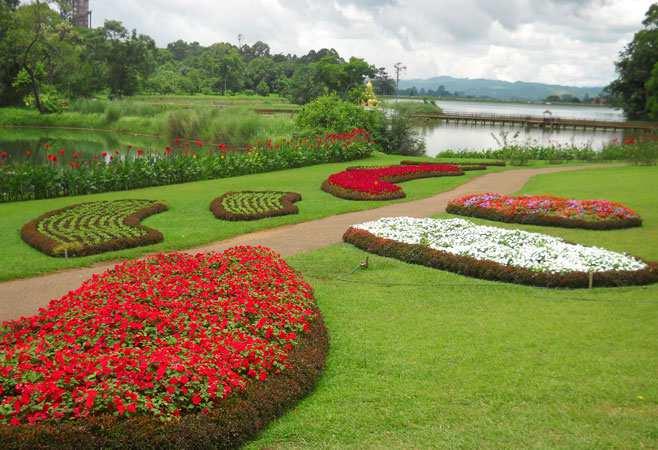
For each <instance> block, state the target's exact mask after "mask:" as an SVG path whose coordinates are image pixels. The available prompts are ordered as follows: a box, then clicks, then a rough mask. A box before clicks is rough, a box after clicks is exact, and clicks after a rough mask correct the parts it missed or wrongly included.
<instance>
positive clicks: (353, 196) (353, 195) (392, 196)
mask: <svg viewBox="0 0 658 450" xmlns="http://www.w3.org/2000/svg"><path fill="white" fill-rule="evenodd" d="M415 165H418V163H416V164H415ZM373 168H376V167H373ZM348 170H349V169H348ZM463 175H464V172H463V171H460V172H443V173H441V172H418V173H415V174H409V175H400V176H391V177H381V178H380V180H381V181H387V182H389V183H394V184H397V183H403V182H405V181H411V180H419V179H421V178H439V177H460V176H463ZM322 190H323V191H324V192H326V193H328V194H331V195H333V196H334V197H338V198H342V199H345V200H359V201H360V200H397V199H400V198H405V197H406V196H407V194H405V192H404V191H403V190H402V189H400V190H399V191H396V192H384V193H381V194H370V193H368V192H359V191H353V190H350V189H345V188H343V187H340V186H337V185H335V184H331V183H329V180H328V179H327V180H325V181H324V182H323V183H322Z"/></svg>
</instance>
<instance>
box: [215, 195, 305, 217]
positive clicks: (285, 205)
mask: <svg viewBox="0 0 658 450" xmlns="http://www.w3.org/2000/svg"><path fill="white" fill-rule="evenodd" d="M301 200H302V196H301V195H300V194H298V193H296V192H275V191H238V192H227V193H226V194H224V195H222V196H221V197H218V198H216V199H215V200H213V202H212V203H211V204H210V210H211V211H212V213H213V214H214V215H215V217H217V218H218V219H222V220H232V221H239V220H259V219H264V218H267V217H277V216H287V215H289V214H297V213H299V208H297V206H295V203H296V202H300V201H301Z"/></svg>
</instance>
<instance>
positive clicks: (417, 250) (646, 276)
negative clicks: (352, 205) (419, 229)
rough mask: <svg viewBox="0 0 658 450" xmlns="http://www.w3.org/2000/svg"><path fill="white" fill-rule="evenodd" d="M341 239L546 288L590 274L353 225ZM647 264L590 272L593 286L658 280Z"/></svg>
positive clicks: (410, 259)
mask: <svg viewBox="0 0 658 450" xmlns="http://www.w3.org/2000/svg"><path fill="white" fill-rule="evenodd" d="M343 240H344V241H345V242H348V243H350V244H352V245H354V246H356V247H358V248H360V249H362V250H365V251H367V252H369V253H374V254H376V255H380V256H384V257H388V258H395V259H398V260H400V261H404V262H407V263H411V264H419V265H422V266H427V267H432V268H434V269H439V270H446V271H449V272H454V273H458V274H460V275H465V276H469V277H475V278H481V279H485V280H492V281H503V282H508V283H516V284H525V285H529V286H537V287H545V288H573V289H577V288H588V287H589V281H590V274H588V273H585V272H568V273H560V274H554V273H547V272H538V271H533V270H530V269H525V268H519V267H510V266H506V265H503V264H500V263H497V262H493V261H483V260H479V259H477V258H473V257H469V256H460V255H454V254H451V253H448V252H443V251H439V250H435V249H432V248H430V247H428V246H424V245H420V244H407V243H403V242H398V241H395V240H392V239H384V238H380V237H377V236H375V235H374V234H372V233H369V232H368V231H365V230H359V229H356V228H354V227H351V228H349V229H348V230H347V231H346V232H345V234H344V235H343ZM646 264H647V268H646V269H644V270H639V271H616V272H615V271H609V272H598V273H596V274H594V276H593V286H594V287H619V286H637V285H647V284H653V283H656V282H658V264H657V263H653V262H651V263H649V262H646Z"/></svg>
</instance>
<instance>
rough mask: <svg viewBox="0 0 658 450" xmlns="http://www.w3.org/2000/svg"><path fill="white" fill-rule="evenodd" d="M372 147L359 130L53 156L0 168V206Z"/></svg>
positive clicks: (295, 163) (342, 157)
mask: <svg viewBox="0 0 658 450" xmlns="http://www.w3.org/2000/svg"><path fill="white" fill-rule="evenodd" d="M376 148H377V146H376V144H374V143H373V142H372V141H371V140H370V137H369V135H368V133H367V132H366V131H364V130H360V129H355V130H353V131H351V132H349V133H344V134H330V135H327V136H324V137H316V138H305V139H296V140H290V141H284V142H278V143H277V142H271V141H266V142H262V143H259V144H257V145H255V146H252V147H250V148H248V149H246V150H244V151H229V150H228V149H227V148H226V146H223V145H221V144H220V145H219V146H214V145H213V146H206V145H205V144H204V143H203V142H201V141H195V142H194V143H193V144H190V143H188V142H183V141H181V140H176V141H175V142H174V145H173V146H169V147H167V148H165V150H164V152H162V153H145V152H144V151H143V150H142V149H133V148H130V147H129V148H128V149H127V151H125V152H119V151H115V152H103V153H101V154H99V155H96V157H94V158H91V159H89V160H83V159H74V160H72V161H71V162H70V163H69V164H64V163H63V161H62V158H60V157H58V155H56V154H51V155H49V158H48V163H47V164H45V165H32V164H29V163H25V162H8V163H7V162H5V163H4V164H0V202H8V201H19V200H32V199H40V198H52V197H63V196H68V195H85V194H93V193H98V192H109V191H123V190H128V189H137V188H142V187H148V186H162V185H167V184H176V183H185V182H189V181H198V180H207V179H213V178H226V177H234V176H239V175H248V174H253V173H262V172H270V171H273V170H281V169H289V168H294V167H304V166H309V165H313V164H322V163H329V162H341V161H351V160H356V159H361V158H365V157H367V156H369V155H370V154H371V153H372V152H373V151H374V150H375V149H376Z"/></svg>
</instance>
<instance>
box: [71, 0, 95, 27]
mask: <svg viewBox="0 0 658 450" xmlns="http://www.w3.org/2000/svg"><path fill="white" fill-rule="evenodd" d="M71 3H72V8H71V19H72V21H73V25H75V26H76V27H82V28H91V10H90V9H89V0H72V2H71Z"/></svg>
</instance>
